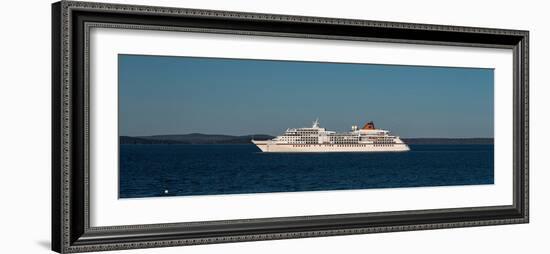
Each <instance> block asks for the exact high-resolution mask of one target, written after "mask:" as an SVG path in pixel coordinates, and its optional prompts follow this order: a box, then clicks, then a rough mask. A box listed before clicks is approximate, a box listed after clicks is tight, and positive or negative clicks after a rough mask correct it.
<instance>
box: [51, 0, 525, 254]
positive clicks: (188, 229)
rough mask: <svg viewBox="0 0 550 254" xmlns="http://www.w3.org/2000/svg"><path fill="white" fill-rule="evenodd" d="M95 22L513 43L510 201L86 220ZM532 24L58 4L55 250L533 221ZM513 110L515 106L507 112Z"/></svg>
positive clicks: (267, 33) (342, 37)
mask: <svg viewBox="0 0 550 254" xmlns="http://www.w3.org/2000/svg"><path fill="white" fill-rule="evenodd" d="M91 27H114V28H126V29H145V30H168V31H199V32H209V33H231V34H247V35H260V36H281V37H297V38H320V39H334V40H356V41H377V42H395V43H409V44H425V45H454V46H469V47H484V48H505V49H512V50H513V55H514V60H513V61H514V62H513V68H514V75H513V79H514V80H513V87H514V101H513V139H514V140H513V149H514V151H513V155H514V156H513V171H514V176H513V179H514V183H513V187H514V192H513V205H510V206H487V207H464V208H454V209H432V210H412V211H400V212H376V213H355V214H341V215H319V216H297V217H284V218H265V219H243V220H228V221H209V222H182V223H171V224H151V225H131V226H113V227H91V226H90V225H89V216H90V213H89V210H90V202H89V200H90V193H89V165H88V164H89V161H88V156H89V141H88V139H89V136H88V133H89V132H88V128H89V118H88V110H89V100H88V89H89V87H88V85H89V84H88V72H89V68H88V65H87V61H88V53H89V52H88V46H89V41H88V40H87V39H88V37H87V34H88V32H89V29H90V28H91ZM528 38H529V33H528V31H518V30H503V29H489V28H475V27H457V26H441V25H426V24H411V23H394V22H381V21H365V20H349V19H333V18H319V17H302V16H286V15H272V14H257V13H239V12H225V11H210V10H195V9H177V8H165V7H150V6H133V5H119V4H104V3H87V2H71V1H62V2H57V3H54V4H53V6H52V249H53V250H54V251H57V252H62V253H70V252H87V251H102V250H116V249H132V248H150V247H164V246H180V245H192V244H207V243H222V242H237V241H258V240H273V239H285V238H300V237H320V236H332V235H346V234H364V233H376V232H393V231H404V230H423V229H438V228H453V227H471V226H484V225H500V224H514V223H527V222H528V221H529V212H528V211H529V209H528V207H529V206H528V205H529V178H528V146H529V142H528V126H529V125H528V72H529V61H528V59H529V51H528ZM511 113H512V112H511Z"/></svg>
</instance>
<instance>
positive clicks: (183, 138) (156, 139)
mask: <svg viewBox="0 0 550 254" xmlns="http://www.w3.org/2000/svg"><path fill="white" fill-rule="evenodd" d="M272 138H274V137H273V136H270V135H265V134H254V135H244V136H232V135H216V134H202V133H192V134H183V135H155V136H138V137H131V136H120V137H119V141H120V144H251V140H252V139H255V140H268V139H272ZM402 140H403V141H404V142H405V143H407V144H411V145H421V144H422V145H428V144H434V145H435V144H457V145H458V144H464V145H474V144H493V143H494V139H493V138H402Z"/></svg>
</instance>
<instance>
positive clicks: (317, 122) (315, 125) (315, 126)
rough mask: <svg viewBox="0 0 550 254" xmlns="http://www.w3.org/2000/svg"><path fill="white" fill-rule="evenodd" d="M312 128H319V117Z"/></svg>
mask: <svg viewBox="0 0 550 254" xmlns="http://www.w3.org/2000/svg"><path fill="white" fill-rule="evenodd" d="M312 128H319V117H317V119H315V122H313V127H312Z"/></svg>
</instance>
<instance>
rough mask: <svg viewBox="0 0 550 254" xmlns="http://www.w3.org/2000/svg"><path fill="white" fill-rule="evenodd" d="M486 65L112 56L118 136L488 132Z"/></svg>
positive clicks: (447, 134)
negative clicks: (309, 130) (320, 130)
mask: <svg viewBox="0 0 550 254" xmlns="http://www.w3.org/2000/svg"><path fill="white" fill-rule="evenodd" d="M493 81H494V75H493V70H492V69H480V68H449V67H427V66H399V65H377V64H344V63H318V62H296V61H266V60H240V59H220V58H192V57H166V56H140V55H119V134H120V135H128V136H146V135H158V134H186V133H207V134H229V135H246V134H271V135H278V134H281V133H282V132H284V130H286V128H291V127H306V126H310V125H311V122H312V121H313V120H315V118H317V117H318V118H319V119H320V122H321V126H322V127H326V128H328V129H331V130H337V131H347V130H349V129H350V127H351V125H354V124H356V125H361V126H362V125H363V124H364V123H365V122H367V121H374V123H375V124H376V126H377V127H378V128H382V129H387V130H390V131H392V132H393V133H394V134H396V135H399V136H402V137H409V138H410V137H448V138H457V137H493V102H494V99H493V91H494V85H493V84H494V82H493Z"/></svg>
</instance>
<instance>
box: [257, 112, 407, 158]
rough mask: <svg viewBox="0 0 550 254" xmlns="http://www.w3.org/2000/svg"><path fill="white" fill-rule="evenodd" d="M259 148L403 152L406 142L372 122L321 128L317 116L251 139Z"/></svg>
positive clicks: (300, 150)
mask: <svg viewBox="0 0 550 254" xmlns="http://www.w3.org/2000/svg"><path fill="white" fill-rule="evenodd" d="M252 143H254V144H255V145H256V146H258V148H260V150H262V152H405V151H409V150H410V149H409V146H407V144H405V143H404V142H403V141H402V140H401V139H400V138H399V137H398V136H393V135H391V133H390V132H389V131H387V130H382V129H377V128H375V126H374V123H373V122H368V123H367V124H365V125H364V126H363V128H360V129H359V128H358V127H357V126H356V125H354V126H352V127H351V131H349V132H335V131H329V130H326V129H325V128H321V126H320V125H319V119H317V120H315V122H313V125H312V126H311V127H309V128H308V127H306V128H290V129H287V130H286V131H285V133H284V134H283V135H280V136H277V137H275V138H274V139H271V140H261V141H260V140H252Z"/></svg>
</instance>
